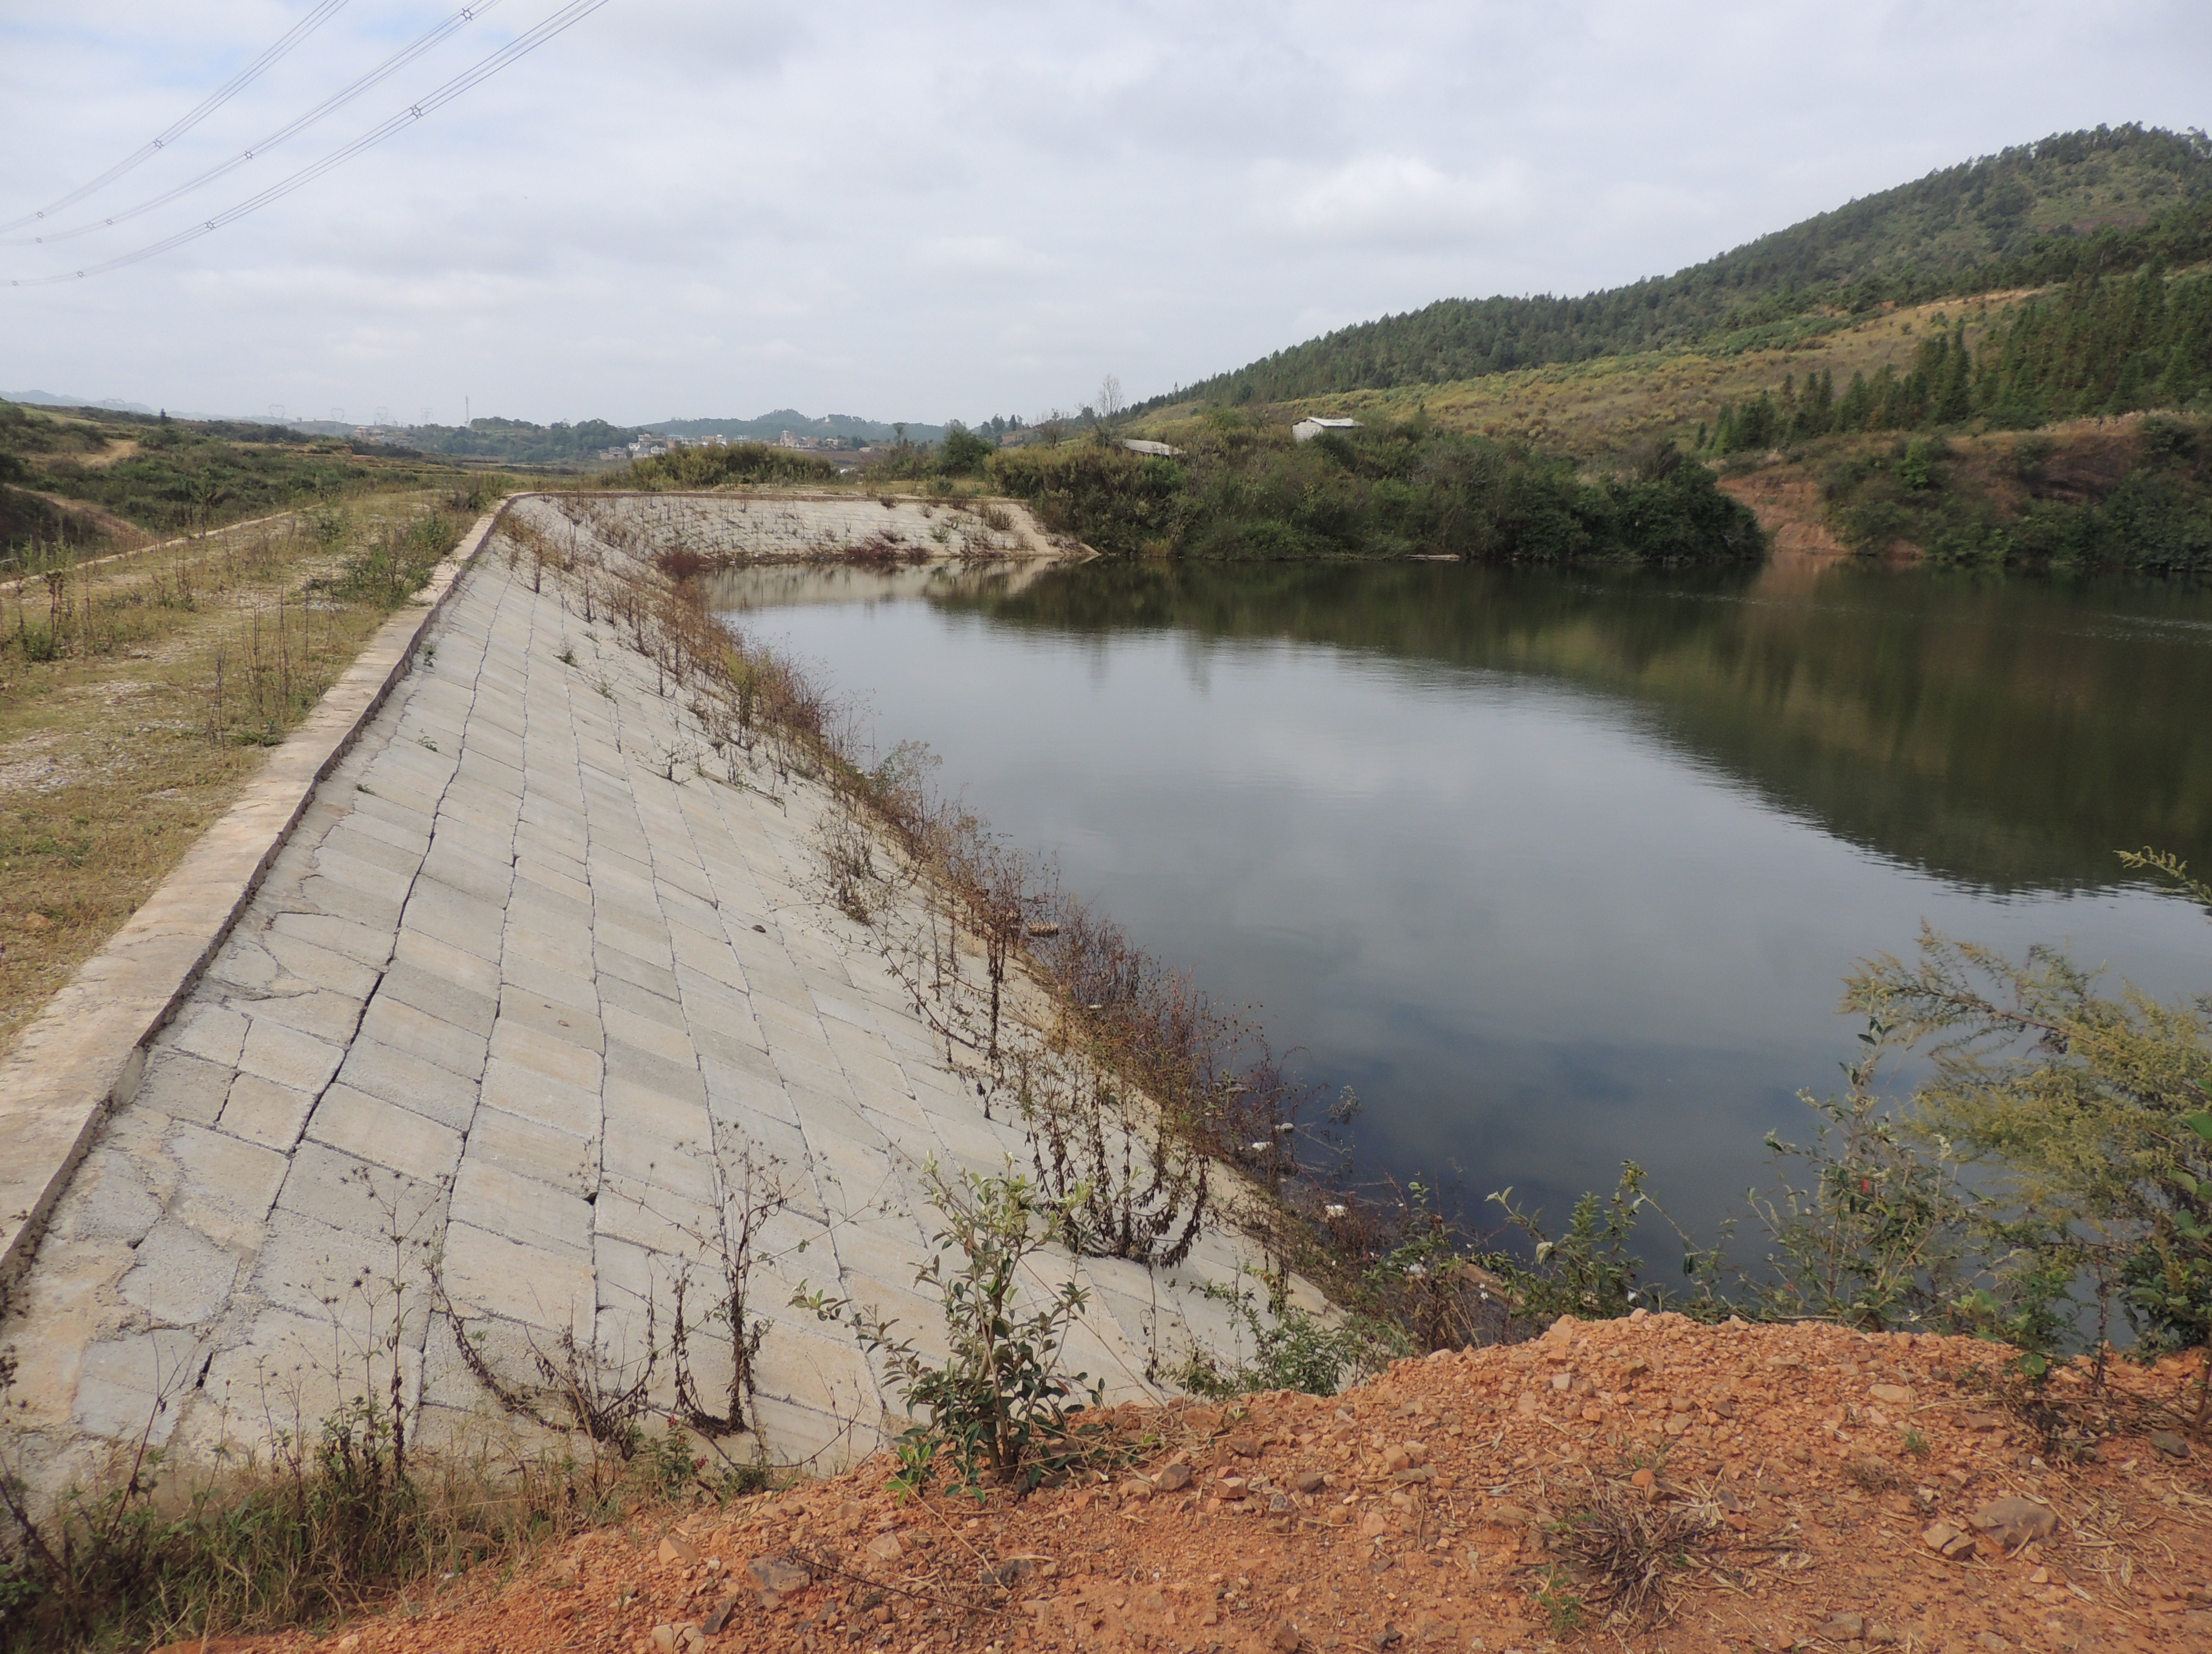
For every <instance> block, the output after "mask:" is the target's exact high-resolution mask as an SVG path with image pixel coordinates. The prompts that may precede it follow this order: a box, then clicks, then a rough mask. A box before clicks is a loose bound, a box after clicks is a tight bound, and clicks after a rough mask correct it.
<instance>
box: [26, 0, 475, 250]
mask: <svg viewBox="0 0 2212 1654" xmlns="http://www.w3.org/2000/svg"><path fill="white" fill-rule="evenodd" d="M498 3H499V0H477V3H476V4H474V5H470V6H464V7H462V8H461V9H460V10H459V11H457V12H455V13H454V14H453V15H452V16H451V17H448V18H447V19H446V21H444V22H442V23H441V24H439V25H438V26H437V27H435V28H434V29H432V30H431V31H430V32H429V33H428V34H425V35H423V36H422V38H421V39H420V40H416V41H415V42H414V43H413V44H412V45H411V46H406V47H404V48H403V49H402V50H401V51H399V52H396V53H394V54H393V55H392V56H391V57H389V58H386V59H385V60H384V61H383V62H382V63H381V64H378V65H377V66H376V67H375V68H374V69H373V70H369V72H368V74H366V75H364V76H362V77H361V78H360V79H359V80H357V81H356V82H353V83H352V84H351V85H350V86H347V87H345V88H342V89H340V90H339V91H337V92H335V93H333V94H331V96H329V97H327V98H325V99H324V100H322V101H321V102H320V103H319V104H317V105H316V106H314V107H313V109H310V110H309V111H307V113H306V114H304V115H302V116H301V117H300V118H299V119H297V120H295V121H290V122H288V123H287V124H286V125H283V126H280V127H278V128H277V129H276V131H273V132H271V133H270V135H269V136H268V137H265V138H263V139H262V140H260V142H258V143H251V144H248V145H247V146H246V148H245V149H242V150H240V152H239V153H238V154H237V155H233V156H232V157H231V158H230V159H229V160H228V161H224V162H223V163H222V165H221V166H218V167H210V168H209V169H208V170H207V171H206V172H204V173H201V174H200V175H199V176H198V177H197V178H191V179H185V181H184V182H183V183H181V184H179V185H176V186H175V187H174V188H173V189H167V190H164V191H162V192H161V194H159V195H157V196H154V197H151V198H149V199H147V200H144V201H141V202H140V203H139V204H137V206H135V207H126V208H125V209H124V210H122V211H121V212H118V213H111V214H109V215H108V216H106V217H105V218H102V219H100V221H99V222H96V223H91V224H79V225H77V226H76V228H73V229H64V230H48V231H47V232H46V234H42V235H16V236H7V237H0V246H10V247H29V246H47V245H49V244H51V243H52V242H55V241H69V240H75V239H76V237H78V236H80V235H91V234H96V233H97V232H99V231H100V230H104V229H112V228H114V227H115V226H116V225H118V224H120V223H122V222H125V220H127V219H132V218H137V217H138V216H141V215H142V214H145V213H149V212H151V211H153V210H154V209H155V208H156V207H166V206H167V205H168V204H169V203H170V202H172V201H174V200H176V199H177V198H179V196H184V195H189V194H191V192H193V191H194V190H197V189H198V188H200V187H201V186H202V185H208V184H212V183H214V182H215V180H216V179H218V178H221V177H222V176H223V175H224V174H225V173H232V172H235V171H236V170H237V169H238V168H239V167H243V166H244V165H246V162H247V161H252V160H254V159H256V158H257V157H258V156H261V155H266V154H267V153H268V152H269V151H270V150H271V149H275V148H276V146H277V145H278V144H280V143H283V142H284V141H285V140H286V139H287V138H290V137H297V136H298V135H299V134H300V133H301V132H303V131H306V130H307V128H308V127H310V126H313V125H314V124H315V123H316V122H317V121H319V120H320V119H322V118H323V117H324V116H325V115H327V114H330V113H331V112H334V111H336V110H339V109H342V108H343V107H344V106H346V105H347V104H349V103H351V102H352V101H353V100H355V99H356V98H357V97H359V96H360V95H361V94H362V93H364V92H367V91H368V90H369V89H370V88H373V87H376V86H379V85H381V84H382V83H383V82H386V81H387V80H389V79H391V77H392V76H394V75H396V74H398V72H399V71H400V70H403V69H404V68H405V67H406V66H407V65H408V64H411V63H413V62H414V61H415V60H416V58H419V57H421V56H422V54H423V53H424V52H428V51H429V50H430V48H431V47H433V46H436V45H438V44H439V43H440V42H441V41H442V40H446V39H447V37H448V36H449V35H452V34H453V33H456V32H458V31H459V30H460V29H462V28H464V27H466V26H467V25H468V24H470V23H471V22H473V21H475V20H476V19H477V18H479V17H481V16H483V15H484V13H486V12H488V11H489V10H490V9H492V8H493V7H494V6H495V5H497V4H498Z"/></svg>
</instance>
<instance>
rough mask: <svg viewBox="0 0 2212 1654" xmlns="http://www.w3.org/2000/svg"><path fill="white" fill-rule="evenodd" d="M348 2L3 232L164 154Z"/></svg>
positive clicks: (296, 29) (327, 3) (320, 10)
mask: <svg viewBox="0 0 2212 1654" xmlns="http://www.w3.org/2000/svg"><path fill="white" fill-rule="evenodd" d="M345 3H346V0H322V3H321V4H320V5H319V6H317V7H316V8H315V9H313V11H311V12H309V13H308V14H307V15H306V16H305V17H302V18H301V20H300V21H298V22H297V23H295V24H294V25H293V26H292V27H291V29H290V31H289V33H286V34H285V36H284V37H283V39H282V40H279V41H277V42H276V45H275V46H270V48H269V50H268V51H266V52H263V53H262V54H261V55H260V56H259V57H258V58H255V59H254V60H253V61H252V63H250V64H246V67H245V68H243V69H241V70H239V71H238V73H237V74H235V75H234V76H231V77H230V78H229V79H228V80H227V81H225V82H223V83H222V85H221V86H219V87H217V88H216V89H215V90H214V91H213V92H211V93H210V94H208V96H207V99H206V100H205V101H204V102H203V103H202V104H201V105H200V106H199V107H197V109H194V110H192V111H191V112H190V113H189V114H187V115H185V117H184V119H181V120H179V121H178V122H177V123H176V124H175V125H173V126H170V127H168V128H167V129H166V130H165V131H162V132H161V133H160V134H158V135H157V136H156V137H155V138H154V139H153V140H152V141H151V142H149V143H143V144H141V145H140V146H139V147H138V148H137V149H134V150H132V151H131V153H130V154H129V155H125V156H124V157H123V159H122V160H120V161H117V162H116V163H115V164H114V165H113V166H112V167H109V168H108V169H107V170H106V172H104V173H101V174H100V176H99V177H98V178H95V179H93V180H92V182H91V183H89V184H81V185H78V186H77V187H76V189H74V190H71V191H70V192H69V193H68V194H67V195H65V196H64V197H62V198H60V199H59V200H58V201H52V202H49V203H47V204H46V205H45V206H43V207H41V208H40V209H39V210H38V211H36V212H33V213H27V214H25V215H24V216H22V217H21V218H14V219H10V220H9V222H6V223H4V224H0V234H5V233H6V232H7V231H9V230H18V229H21V228H23V226H24V225H26V224H35V223H37V222H39V221H40V219H42V218H44V217H46V216H48V215H49V214H51V213H57V212H59V211H60V210H62V209H63V208H64V207H73V206H75V205H76V204H77V203H78V202H80V201H82V200H83V199H84V198H85V197H87V196H88V195H90V194H92V193H93V192H94V191H95V190H104V189H106V187H107V186H108V185H110V184H112V183H113V182H115V180H116V179H118V178H120V177H122V176H123V174H124V173H127V172H129V171H130V170H131V168H132V167H136V166H138V165H140V164H141V163H142V162H144V161H150V160H152V159H153V158H154V157H155V155H159V154H161V151H162V150H164V149H167V148H168V147H169V146H170V145H171V144H172V143H175V142H176V141H177V140H178V139H179V138H180V137H183V136H184V135H185V133H187V132H189V131H191V130H192V128H193V127H195V126H197V125H199V124H200V123H201V122H202V121H204V120H205V119H207V118H208V117H209V116H210V115H212V114H213V113H215V112H216V110H218V109H220V108H222V106H223V105H225V104H227V103H228V102H229V101H230V100H232V99H233V98H234V97H236V96H237V95H238V94H240V92H243V91H244V90H245V89H246V88H247V87H249V86H251V85H252V83H253V82H255V81H257V80H258V79H259V78H260V77H261V75H262V72H263V71H264V70H266V69H268V68H269V67H270V65H272V64H275V63H276V60H277V59H278V58H282V57H283V56H284V54H285V53H286V52H289V51H291V49H292V48H293V47H294V46H297V45H299V44H300V42H301V41H302V40H306V39H307V37H308V36H309V35H310V34H313V33H314V32H315V31H316V30H317V29H319V28H320V27H322V26H323V25H324V24H325V23H326V22H328V21H330V20H331V16H332V15H335V14H336V13H337V9H338V8H339V7H341V6H343V5H344V4H345Z"/></svg>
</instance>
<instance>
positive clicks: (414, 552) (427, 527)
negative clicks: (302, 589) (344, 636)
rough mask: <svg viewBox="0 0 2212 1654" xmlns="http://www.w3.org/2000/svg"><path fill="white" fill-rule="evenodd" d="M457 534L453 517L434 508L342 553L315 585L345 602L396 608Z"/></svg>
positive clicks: (419, 586) (427, 574) (450, 547)
mask: <svg viewBox="0 0 2212 1654" xmlns="http://www.w3.org/2000/svg"><path fill="white" fill-rule="evenodd" d="M318 532H320V531H318ZM460 537H461V531H460V529H459V526H456V525H455V524H454V522H453V520H452V519H450V518H448V517H447V516H446V515H445V514H443V513H441V512H435V511H434V512H432V513H431V514H429V515H428V516H427V517H418V518H416V520H414V521H413V522H410V523H409V524H407V525H406V526H404V527H397V526H395V527H391V528H386V530H384V532H382V533H380V534H378V535H376V536H375V537H374V538H372V539H371V540H370V541H369V542H368V544H367V545H366V546H365V547H363V548H362V550H359V551H356V552H355V553H354V554H353V555H352V556H349V557H348V558H346V559H345V561H344V562H343V563H342V564H340V565H339V569H338V572H337V574H336V575H332V576H330V577H329V578H327V579H325V580H322V581H317V582H315V589H318V590H322V591H327V592H329V593H331V594H332V595H334V596H337V597H341V598H343V599H347V600H348V601H349V602H355V603H367V604H372V605H376V606H377V607H380V608H386V609H396V608H398V606H399V605H401V604H403V603H404V602H406V601H407V599H409V598H411V597H413V596H414V595H415V593H417V592H419V591H421V590H422V587H423V584H424V582H426V581H428V579H429V578H430V572H431V570H433V569H435V568H436V567H437V566H438V565H439V564H440V563H441V562H444V561H445V559H446V557H447V554H448V553H450V552H451V551H452V550H453V547H454V545H455V544H457V543H459V539H460Z"/></svg>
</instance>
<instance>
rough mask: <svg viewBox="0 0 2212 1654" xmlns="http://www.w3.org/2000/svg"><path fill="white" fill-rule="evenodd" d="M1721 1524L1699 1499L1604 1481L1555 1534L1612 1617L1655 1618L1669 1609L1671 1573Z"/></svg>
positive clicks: (1561, 1546) (1653, 1619)
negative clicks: (1677, 1497)
mask: <svg viewBox="0 0 2212 1654" xmlns="http://www.w3.org/2000/svg"><path fill="white" fill-rule="evenodd" d="M1717 1527H1718V1523H1717V1522H1716V1521H1715V1519H1714V1517H1713V1516H1712V1513H1711V1511H1707V1510H1706V1509H1705V1508H1704V1507H1703V1506H1701V1505H1694V1504H1686V1503H1678V1502H1674V1501H1671V1500H1668V1499H1663V1498H1662V1497H1660V1496H1658V1495H1656V1494H1655V1493H1644V1492H1643V1491H1641V1490H1640V1489H1638V1488H1635V1487H1628V1486H1626V1485H1624V1484H1622V1483H1620V1482H1615V1481H1600V1482H1597V1483H1595V1484H1594V1485H1593V1486H1592V1487H1591V1488H1590V1491H1589V1494H1588V1495H1587V1496H1586V1497H1585V1498H1583V1499H1581V1500H1580V1501H1579V1502H1578V1503H1577V1505H1575V1507H1574V1508H1573V1509H1572V1510H1571V1511H1569V1512H1568V1513H1567V1515H1566V1517H1565V1519H1564V1520H1563V1521H1562V1522H1561V1523H1559V1527H1558V1529H1557V1530H1556V1536H1555V1542H1556V1544H1557V1546H1558V1548H1559V1550H1560V1551H1562V1552H1564V1553H1565V1554H1566V1555H1567V1556H1569V1557H1570V1558H1571V1559H1572V1560H1573V1563H1574V1566H1575V1568H1576V1571H1577V1573H1578V1574H1579V1575H1580V1576H1581V1578H1580V1579H1579V1581H1578V1583H1579V1584H1582V1585H1583V1588H1585V1589H1586V1590H1589V1593H1590V1595H1591V1596H1592V1597H1593V1598H1594V1599H1595V1601H1596V1602H1598V1603H1599V1604H1601V1606H1603V1607H1604V1608H1606V1609H1607V1611H1608V1617H1613V1618H1618V1619H1622V1620H1629V1621H1645V1622H1650V1621H1656V1620H1659V1619H1662V1618H1663V1617H1665V1614H1666V1612H1667V1608H1668V1599H1667V1587H1668V1583H1669V1581H1670V1580H1671V1578H1673V1576H1674V1575H1675V1574H1677V1573H1679V1572H1681V1571H1682V1570H1683V1569H1684V1568H1685V1567H1686V1566H1688V1564H1689V1560H1690V1558H1691V1555H1692V1553H1693V1552H1696V1551H1698V1550H1700V1549H1702V1548H1705V1546H1706V1545H1708V1544H1710V1543H1711V1541H1712V1538H1713V1535H1714V1533H1715V1531H1716V1529H1717Z"/></svg>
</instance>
